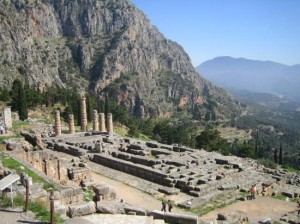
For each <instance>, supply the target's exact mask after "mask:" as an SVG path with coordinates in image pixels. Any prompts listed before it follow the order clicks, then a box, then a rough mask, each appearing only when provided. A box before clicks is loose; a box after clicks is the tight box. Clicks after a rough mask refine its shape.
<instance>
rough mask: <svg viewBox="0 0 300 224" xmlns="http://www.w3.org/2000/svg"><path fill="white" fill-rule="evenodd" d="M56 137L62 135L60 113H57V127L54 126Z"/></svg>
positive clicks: (57, 111)
mask: <svg viewBox="0 0 300 224" xmlns="http://www.w3.org/2000/svg"><path fill="white" fill-rule="evenodd" d="M54 132H55V135H56V136H58V135H61V123H60V111H59V110H56V111H55V125H54Z"/></svg>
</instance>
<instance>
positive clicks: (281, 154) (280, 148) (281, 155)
mask: <svg viewBox="0 0 300 224" xmlns="http://www.w3.org/2000/svg"><path fill="white" fill-rule="evenodd" d="M282 157H283V152H282V143H281V142H280V146H279V160H278V163H279V164H280V165H281V164H282V163H283V158H282Z"/></svg>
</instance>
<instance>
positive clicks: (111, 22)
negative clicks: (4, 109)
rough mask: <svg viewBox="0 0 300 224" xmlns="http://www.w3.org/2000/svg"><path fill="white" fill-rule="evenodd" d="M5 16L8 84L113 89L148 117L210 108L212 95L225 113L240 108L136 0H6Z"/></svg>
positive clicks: (2, 77) (3, 74)
mask: <svg viewBox="0 0 300 224" xmlns="http://www.w3.org/2000/svg"><path fill="white" fill-rule="evenodd" d="M0 19H1V20H0V42H1V45H0V81H1V84H2V85H5V86H10V85H11V83H12V81H13V80H14V79H15V78H16V77H19V78H22V79H23V80H25V79H26V80H28V81H29V82H30V83H31V84H35V85H36V86H37V87H39V88H44V87H46V86H49V85H57V86H61V87H66V88H68V87H74V86H77V87H79V88H81V89H84V90H88V91H90V92H91V93H94V94H97V95H99V96H101V95H104V94H106V93H108V94H109V96H110V97H113V98H114V99H116V100H117V101H118V102H119V103H120V104H123V105H125V106H126V107H127V108H128V109H129V110H130V111H131V112H132V113H134V114H135V115H136V116H139V117H142V118H147V117H149V116H169V115H171V114H173V113H174V111H175V109H176V108H177V109H178V108H181V109H182V108H184V109H185V110H189V111H192V108H194V106H195V105H198V106H199V108H202V109H203V110H204V111H205V110H209V107H207V102H208V100H207V97H208V95H209V98H210V100H214V101H215V104H217V105H218V106H217V107H215V110H217V111H219V112H218V114H219V115H222V114H223V115H224V114H227V115H229V114H231V113H228V112H233V111H236V110H235V108H237V107H236V105H234V103H233V101H232V100H231V99H230V98H229V97H228V96H227V94H226V93H225V92H223V91H222V90H220V89H218V88H216V87H214V86H212V85H211V84H210V83H209V82H208V81H206V80H204V79H203V78H201V77H200V76H199V75H198V74H197V73H196V71H195V69H194V68H193V66H192V64H191V61H190V59H189V56H188V55H187V54H186V53H185V52H184V50H183V49H182V47H181V46H179V45H178V44H176V43H175V42H173V41H170V40H167V39H166V38H164V36H163V35H162V34H161V33H160V32H159V31H158V30H157V29H156V28H155V27H154V26H153V25H152V24H151V23H150V21H149V20H148V19H147V18H146V16H145V15H144V14H143V13H142V12H141V11H140V10H139V9H137V8H136V7H135V6H134V5H132V4H131V3H130V2H129V1H128V0H1V2H0ZM205 105H206V106H205ZM197 108H198V107H197ZM216 108H217V109H216ZM225 117H226V116H225Z"/></svg>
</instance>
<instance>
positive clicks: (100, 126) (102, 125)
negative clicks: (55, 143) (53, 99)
mask: <svg viewBox="0 0 300 224" xmlns="http://www.w3.org/2000/svg"><path fill="white" fill-rule="evenodd" d="M80 105H81V131H83V132H85V131H87V129H88V128H87V124H88V122H87V113H86V102H85V97H81V102H80ZM68 124H69V133H70V134H74V133H75V125H74V115H73V114H69V118H68ZM54 131H55V135H56V136H58V135H61V121H60V111H59V110H56V111H55V125H54ZM93 131H100V132H106V131H107V132H108V133H109V134H111V133H113V132H114V129H113V117H112V114H111V113H108V114H107V129H106V122H105V115H104V113H99V114H98V112H97V110H94V111H93Z"/></svg>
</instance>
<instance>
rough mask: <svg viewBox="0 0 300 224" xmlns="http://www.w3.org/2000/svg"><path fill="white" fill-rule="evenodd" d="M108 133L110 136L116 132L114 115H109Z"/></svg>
mask: <svg viewBox="0 0 300 224" xmlns="http://www.w3.org/2000/svg"><path fill="white" fill-rule="evenodd" d="M107 132H108V133H109V134H111V133H113V132H114V127H113V117H112V113H108V114H107Z"/></svg>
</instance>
